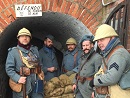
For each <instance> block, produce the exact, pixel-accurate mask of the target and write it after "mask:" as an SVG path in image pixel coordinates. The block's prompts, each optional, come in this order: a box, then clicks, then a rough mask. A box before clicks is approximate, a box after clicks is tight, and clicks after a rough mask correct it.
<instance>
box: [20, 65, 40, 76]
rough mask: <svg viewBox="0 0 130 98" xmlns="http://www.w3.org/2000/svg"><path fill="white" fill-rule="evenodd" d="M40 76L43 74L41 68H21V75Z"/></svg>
mask: <svg viewBox="0 0 130 98" xmlns="http://www.w3.org/2000/svg"><path fill="white" fill-rule="evenodd" d="M33 73H35V74H39V73H41V66H37V67H35V68H28V67H21V68H20V73H19V74H20V75H25V76H29V75H30V74H33Z"/></svg>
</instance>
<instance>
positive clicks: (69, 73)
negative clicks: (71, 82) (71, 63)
mask: <svg viewBox="0 0 130 98" xmlns="http://www.w3.org/2000/svg"><path fill="white" fill-rule="evenodd" d="M74 73H75V72H74V71H68V72H66V73H65V74H66V75H67V76H70V75H72V74H74Z"/></svg>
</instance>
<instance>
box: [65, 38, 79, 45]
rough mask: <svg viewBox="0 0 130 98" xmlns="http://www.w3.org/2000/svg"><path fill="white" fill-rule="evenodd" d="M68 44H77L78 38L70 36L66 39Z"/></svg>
mask: <svg viewBox="0 0 130 98" xmlns="http://www.w3.org/2000/svg"><path fill="white" fill-rule="evenodd" d="M68 44H75V45H77V42H76V40H75V39H74V38H72V37H71V38H69V39H68V40H67V41H66V45H68Z"/></svg>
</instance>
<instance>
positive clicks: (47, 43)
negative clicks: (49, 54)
mask: <svg viewBox="0 0 130 98" xmlns="http://www.w3.org/2000/svg"><path fill="white" fill-rule="evenodd" d="M44 44H45V46H47V47H49V48H51V47H52V46H53V41H52V40H50V39H49V38H47V39H46V40H45V41H44Z"/></svg>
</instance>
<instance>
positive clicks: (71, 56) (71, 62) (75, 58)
mask: <svg viewBox="0 0 130 98" xmlns="http://www.w3.org/2000/svg"><path fill="white" fill-rule="evenodd" d="M66 46H67V51H65V53H64V55H63V61H62V74H64V73H66V74H67V75H69V74H72V73H74V72H72V70H73V71H76V70H77V69H76V68H77V66H78V64H79V62H80V56H81V51H80V50H79V49H78V47H77V42H76V40H75V39H74V38H69V39H68V40H67V41H66ZM67 72H68V73H67Z"/></svg>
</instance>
